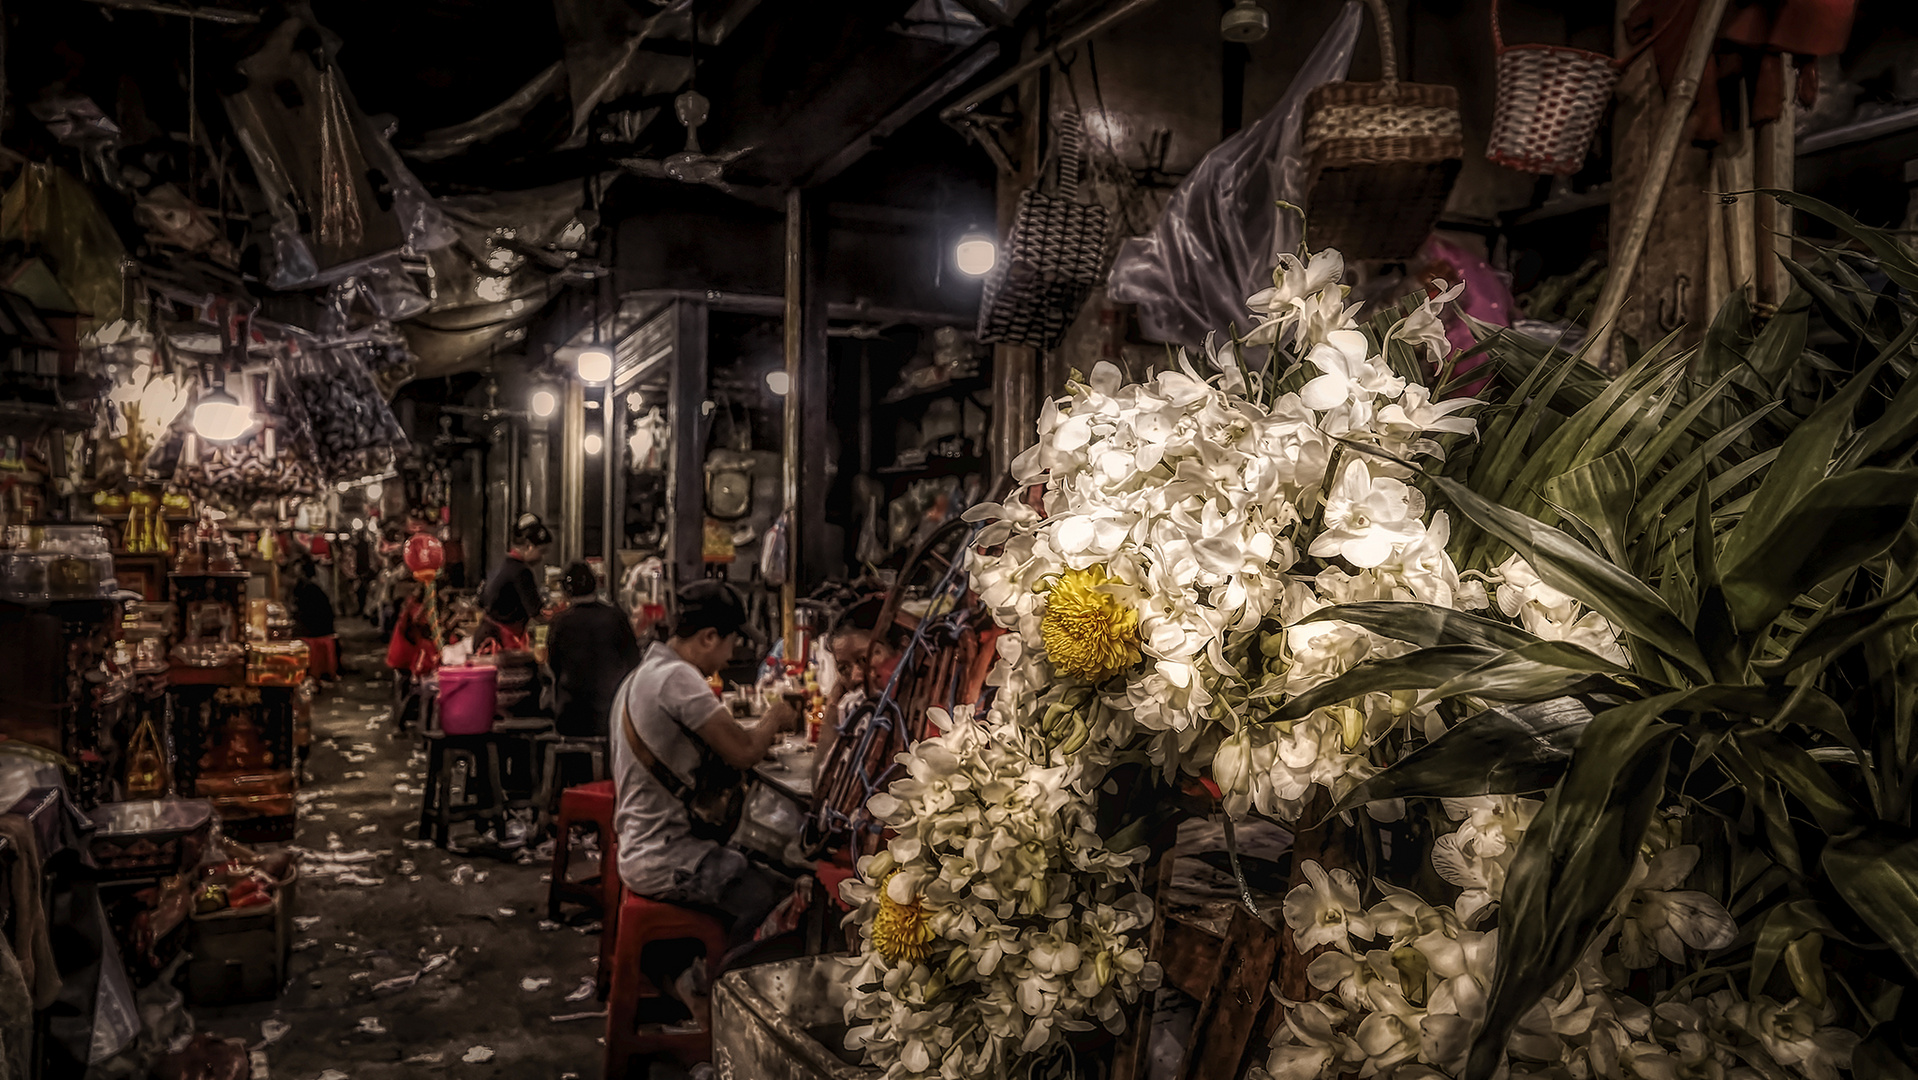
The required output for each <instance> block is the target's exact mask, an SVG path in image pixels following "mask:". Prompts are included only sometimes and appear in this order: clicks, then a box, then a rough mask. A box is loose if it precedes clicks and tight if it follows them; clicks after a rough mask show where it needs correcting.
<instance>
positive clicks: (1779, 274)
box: [1752, 56, 1798, 312]
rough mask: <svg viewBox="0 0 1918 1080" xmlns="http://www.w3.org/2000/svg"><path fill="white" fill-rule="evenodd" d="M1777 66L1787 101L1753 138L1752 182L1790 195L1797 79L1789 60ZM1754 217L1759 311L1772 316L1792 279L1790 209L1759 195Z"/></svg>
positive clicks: (1795, 158) (1794, 169) (1793, 179)
mask: <svg viewBox="0 0 1918 1080" xmlns="http://www.w3.org/2000/svg"><path fill="white" fill-rule="evenodd" d="M1779 63H1780V64H1781V65H1782V66H1783V68H1784V71H1783V73H1782V77H1781V78H1780V79H1779V82H1780V83H1781V84H1782V85H1781V87H1780V92H1781V93H1783V94H1784V96H1785V100H1784V102H1783V105H1782V107H1781V108H1780V109H1779V113H1778V119H1777V120H1774V121H1773V122H1771V123H1769V124H1767V125H1765V126H1764V127H1762V128H1759V129H1758V131H1757V132H1756V133H1755V134H1756V137H1757V145H1756V146H1755V147H1754V148H1753V161H1752V180H1753V182H1754V183H1756V184H1757V185H1758V186H1759V187H1767V188H1784V189H1787V190H1791V189H1792V188H1793V187H1794V186H1795V183H1796V180H1797V176H1796V173H1797V164H1798V147H1797V141H1798V137H1797V131H1796V128H1797V126H1798V125H1797V116H1796V113H1795V110H1796V107H1797V103H1798V100H1797V99H1798V93H1797V83H1798V78H1797V72H1796V70H1795V69H1794V68H1793V66H1792V60H1791V57H1790V56H1781V57H1779ZM1754 216H1755V217H1756V218H1757V221H1756V222H1755V224H1754V226H1753V227H1754V229H1755V230H1756V238H1757V244H1758V289H1757V300H1758V306H1759V308H1760V310H1762V311H1766V312H1771V311H1774V310H1776V309H1777V307H1778V305H1779V304H1782V303H1784V302H1785V296H1786V295H1787V294H1788V293H1790V292H1791V286H1792V280H1791V275H1790V274H1789V273H1787V272H1786V271H1785V264H1784V262H1783V260H1784V259H1787V258H1790V257H1791V210H1789V209H1788V208H1786V207H1785V206H1784V205H1783V204H1782V203H1780V202H1779V201H1778V200H1777V199H1774V198H1772V197H1771V196H1769V195H1760V196H1758V205H1757V212H1756V214H1755V215H1754Z"/></svg>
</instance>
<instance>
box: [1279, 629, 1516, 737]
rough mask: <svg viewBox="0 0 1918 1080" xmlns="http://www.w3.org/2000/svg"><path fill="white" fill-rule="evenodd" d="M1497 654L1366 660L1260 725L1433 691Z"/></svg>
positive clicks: (1452, 650) (1453, 652)
mask: <svg viewBox="0 0 1918 1080" xmlns="http://www.w3.org/2000/svg"><path fill="white" fill-rule="evenodd" d="M1497 655H1498V654H1497V653H1496V652H1493V651H1492V650H1490V649H1486V648H1483V647H1481V646H1477V645H1440V646H1438V647H1437V648H1432V649H1420V650H1418V651H1417V652H1410V653H1406V654H1405V655H1403V656H1391V657H1384V658H1381V659H1377V660H1366V661H1363V662H1361V663H1358V664H1354V665H1352V668H1351V670H1349V671H1347V672H1346V673H1345V674H1343V675H1340V676H1339V677H1338V678H1336V679H1333V680H1331V681H1330V682H1324V683H1320V684H1319V685H1317V686H1315V687H1313V688H1312V689H1310V690H1307V691H1306V692H1305V693H1303V694H1300V695H1299V696H1298V697H1295V698H1293V699H1292V700H1290V701H1288V702H1286V703H1285V704H1284V705H1281V706H1280V707H1279V708H1278V709H1277V710H1275V711H1274V712H1272V713H1271V714H1270V715H1268V716H1266V717H1264V718H1263V719H1262V720H1261V721H1260V722H1261V723H1273V724H1277V723H1284V722H1286V721H1288V720H1297V719H1298V718H1299V717H1301V716H1305V715H1308V714H1309V713H1311V712H1312V711H1313V710H1314V709H1322V708H1324V707H1326V706H1327V705H1337V704H1339V703H1341V702H1345V701H1350V700H1352V699H1353V698H1355V697H1358V696H1359V695H1361V694H1370V693H1375V692H1379V691H1391V690H1430V689H1431V688H1432V687H1434V686H1439V685H1441V684H1443V683H1445V682H1446V681H1447V680H1448V679H1451V678H1452V677H1453V676H1455V675H1461V674H1463V673H1465V672H1467V671H1470V670H1472V669H1473V668H1475V667H1478V666H1479V665H1480V664H1483V663H1485V662H1486V661H1487V660H1490V659H1492V658H1493V657H1495V656H1497Z"/></svg>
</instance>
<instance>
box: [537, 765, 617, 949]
mask: <svg viewBox="0 0 1918 1080" xmlns="http://www.w3.org/2000/svg"><path fill="white" fill-rule="evenodd" d="M618 800H619V796H618V795H617V794H616V793H615V792H614V790H613V782H612V781H611V780H601V781H599V782H597V783H592V784H581V785H579V786H578V787H569V788H567V789H566V790H565V791H562V792H560V795H559V818H558V821H557V825H558V832H557V833H556V834H555V835H554V837H553V881H552V884H551V885H550V886H548V888H547V890H546V917H547V918H549V919H551V920H553V921H554V922H558V921H559V908H560V905H561V904H566V903H570V904H584V905H586V906H588V907H597V908H598V909H599V911H600V917H601V919H603V920H604V921H605V923H606V925H607V926H609V927H610V926H611V925H612V923H613V920H615V919H617V918H618V917H619V869H618V868H619V834H618V833H617V832H615V831H614V829H613V807H614V805H615V804H616V803H617V802H618ZM587 822H592V823H593V824H595V825H597V826H599V874H598V875H597V876H594V877H587V878H583V879H581V880H579V881H574V880H572V879H571V878H569V877H567V876H566V864H567V863H568V862H570V861H571V860H572V855H573V844H572V839H573V832H572V826H574V825H575V824H580V825H584V824H586V823H587Z"/></svg>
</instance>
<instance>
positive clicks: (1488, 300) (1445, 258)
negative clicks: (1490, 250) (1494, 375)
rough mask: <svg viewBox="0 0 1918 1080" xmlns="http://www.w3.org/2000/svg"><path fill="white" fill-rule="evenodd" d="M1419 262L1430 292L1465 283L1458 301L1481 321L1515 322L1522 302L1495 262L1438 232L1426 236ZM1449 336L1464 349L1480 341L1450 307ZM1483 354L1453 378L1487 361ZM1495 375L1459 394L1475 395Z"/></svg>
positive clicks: (1461, 366) (1455, 345) (1460, 367)
mask: <svg viewBox="0 0 1918 1080" xmlns="http://www.w3.org/2000/svg"><path fill="white" fill-rule="evenodd" d="M1418 262H1419V265H1420V266H1421V268H1422V269H1421V270H1420V272H1419V276H1420V278H1421V279H1422V280H1423V281H1424V283H1425V287H1426V292H1427V294H1428V295H1432V296H1436V295H1437V294H1438V291H1439V288H1438V282H1440V281H1445V282H1448V283H1450V284H1457V283H1458V282H1460V281H1463V282H1464V283H1465V292H1464V293H1463V294H1462V295H1460V296H1459V298H1458V300H1457V301H1456V303H1457V304H1458V306H1459V307H1460V308H1462V309H1464V311H1465V313H1466V314H1467V315H1470V316H1471V317H1472V318H1474V319H1477V320H1479V321H1480V322H1486V323H1491V324H1493V325H1494V326H1510V325H1512V317H1513V315H1514V313H1515V312H1516V311H1517V310H1518V304H1517V302H1516V301H1514V300H1513V299H1512V290H1511V289H1509V288H1507V287H1506V285H1505V279H1504V278H1503V277H1500V276H1499V273H1498V271H1496V270H1493V269H1492V265H1491V264H1490V263H1488V262H1486V261H1485V260H1484V259H1481V258H1479V257H1478V256H1477V255H1474V254H1472V253H1471V252H1470V251H1467V250H1465V249H1464V248H1462V247H1459V246H1458V245H1457V244H1454V243H1452V242H1451V241H1449V240H1446V239H1444V238H1442V237H1440V236H1439V235H1437V234H1436V233H1435V234H1433V235H1432V236H1430V237H1428V238H1426V241H1425V243H1424V245H1422V246H1421V247H1420V248H1419V253H1418ZM1444 318H1445V336H1446V338H1447V339H1448V340H1450V341H1451V343H1452V347H1453V348H1455V349H1458V350H1460V351H1461V352H1462V351H1464V350H1466V349H1469V348H1471V347H1472V346H1474V345H1476V344H1478V341H1477V340H1476V339H1475V338H1473V337H1472V331H1471V328H1470V327H1468V326H1466V325H1465V320H1463V319H1461V318H1459V317H1458V316H1457V315H1456V314H1454V313H1453V312H1452V311H1451V310H1450V309H1448V310H1447V311H1446V312H1445V316H1444ZM1485 360H1486V357H1485V356H1484V355H1483V354H1480V355H1478V356H1474V357H1472V358H1471V359H1470V360H1465V361H1462V362H1460V363H1459V365H1458V368H1457V370H1456V371H1454V372H1453V377H1454V378H1456V377H1457V376H1459V375H1462V374H1464V373H1466V372H1468V371H1471V370H1473V369H1474V368H1477V367H1479V366H1480V365H1482V364H1484V363H1485ZM1491 381H1492V380H1491V377H1490V376H1489V375H1487V376H1486V377H1485V378H1482V379H1474V380H1473V381H1471V382H1470V383H1467V384H1465V385H1464V386H1462V387H1460V388H1459V389H1458V391H1457V396H1461V397H1473V396H1475V395H1477V394H1478V393H1480V392H1481V391H1483V390H1484V389H1485V388H1486V386H1488V385H1490V384H1491Z"/></svg>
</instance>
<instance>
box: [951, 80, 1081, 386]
mask: <svg viewBox="0 0 1918 1080" xmlns="http://www.w3.org/2000/svg"><path fill="white" fill-rule="evenodd" d="M1059 125H1060V130H1059V150H1060V158H1059V193H1058V194H1057V195H1046V194H1043V193H1041V192H1040V191H1039V190H1038V189H1037V188H1027V189H1026V190H1025V191H1024V192H1023V193H1021V194H1020V196H1019V206H1018V210H1017V211H1016V212H1015V213H1014V215H1013V219H1012V232H1011V234H1010V235H1009V236H1007V237H1006V250H1005V257H1004V258H1002V259H1000V260H999V263H998V265H997V266H995V267H993V269H992V272H991V273H989V274H988V275H986V286H985V293H984V295H983V296H981V297H980V300H979V340H980V341H986V342H1000V343H1003V344H1007V345H1026V346H1030V347H1032V348H1035V349H1040V350H1046V349H1055V348H1058V346H1059V343H1060V342H1061V341H1063V340H1065V336H1066V330H1067V329H1068V328H1070V327H1071V326H1072V321H1073V320H1074V319H1076V318H1078V316H1079V309H1080V308H1081V307H1082V306H1084V304H1085V302H1086V297H1087V296H1088V295H1089V294H1090V293H1091V292H1092V289H1093V287H1094V286H1096V285H1097V284H1098V283H1099V281H1100V279H1101V278H1103V277H1104V276H1105V264H1106V241H1107V236H1108V233H1109V231H1110V230H1109V225H1108V222H1107V219H1106V211H1105V207H1103V206H1096V205H1089V204H1086V203H1081V202H1080V201H1079V168H1080V158H1081V152H1082V142H1083V135H1082V133H1081V129H1080V124H1079V116H1078V114H1077V113H1066V114H1065V115H1064V116H1062V117H1060V121H1059Z"/></svg>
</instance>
